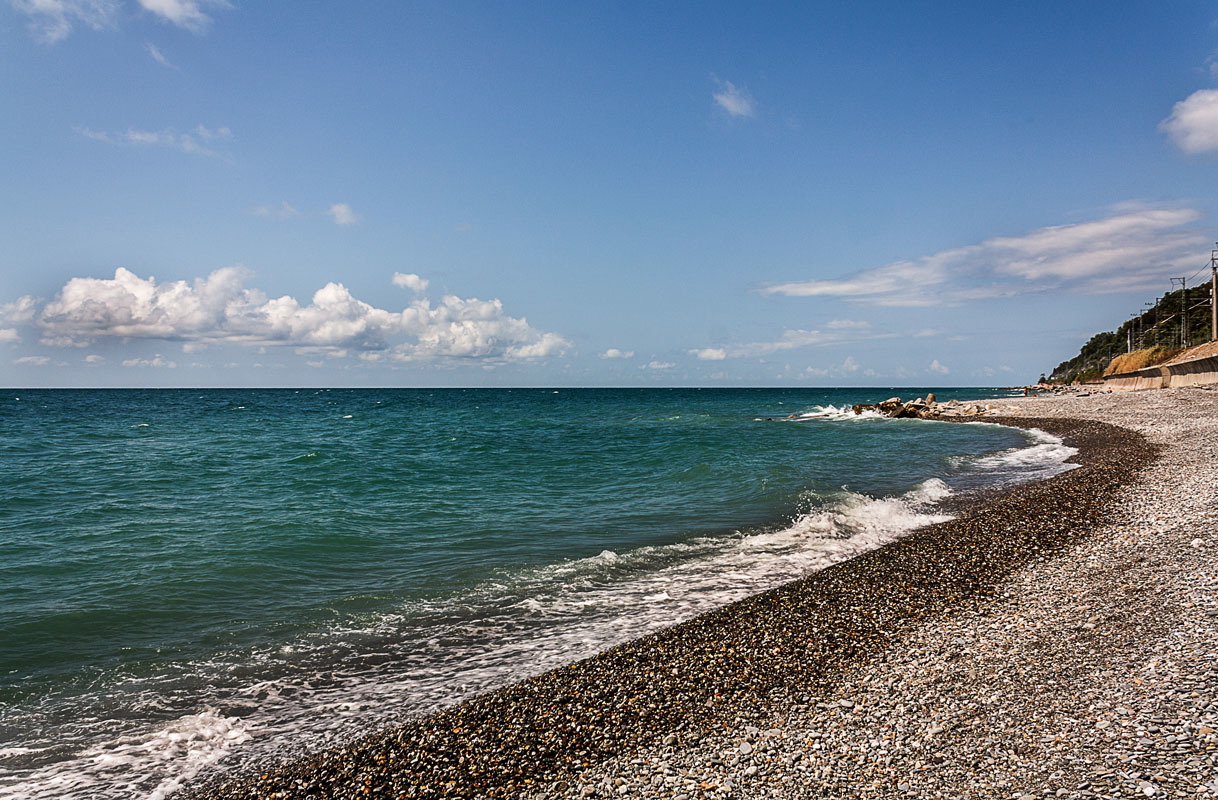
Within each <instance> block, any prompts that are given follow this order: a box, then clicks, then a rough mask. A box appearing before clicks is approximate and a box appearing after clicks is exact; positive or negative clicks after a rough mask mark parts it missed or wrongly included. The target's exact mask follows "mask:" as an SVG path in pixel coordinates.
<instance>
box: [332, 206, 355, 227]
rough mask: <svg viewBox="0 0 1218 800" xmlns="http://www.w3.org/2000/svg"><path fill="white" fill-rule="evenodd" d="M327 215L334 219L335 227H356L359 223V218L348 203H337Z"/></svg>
mask: <svg viewBox="0 0 1218 800" xmlns="http://www.w3.org/2000/svg"><path fill="white" fill-rule="evenodd" d="M326 213H327V214H329V215H330V216H331V217H333V218H334V224H335V225H354V224H355V223H356V222H358V221H359V217H358V216H356V214H355V212H354V211H352V210H351V206H349V205H347V204H346V203H335V204H334V205H332V206H330V210H329V211H327V212H326Z"/></svg>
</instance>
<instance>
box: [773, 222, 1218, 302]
mask: <svg viewBox="0 0 1218 800" xmlns="http://www.w3.org/2000/svg"><path fill="white" fill-rule="evenodd" d="M1200 216H1201V214H1200V213H1199V212H1197V211H1195V210H1193V209H1188V208H1177V209H1137V210H1133V211H1124V212H1120V213H1117V214H1114V215H1112V216H1109V217H1106V218H1104V219H1099V220H1093V221H1090V222H1081V223H1076V224H1072V225H1056V226H1052V227H1047V228H1039V229H1036V230H1033V231H1029V232H1027V233H1025V234H1023V235H1022V236H1010V237H1005V236H1000V237H995V238H992V239H987V240H985V241H984V242H982V243H981V244H976V245H970V246H968V247H960V248H955V249H951V250H944V251H941V252H939V253H935V254H933V255H929V256H923V257H921V258H917V259H913V260H910V261H896V262H893V263H891V264H885V265H883V266H880V267H873V268H871V269H866V270H862V271H860V272H856V273H855V274H854V275H851V276H848V277H845V278H841V279H837V280H807V281H792V282H788V283H779V284H773V285H770V286H766V287H763V288H762V289H761V290H760V292H761V294H763V295H776V294H778V295H785V296H787V297H840V298H843V299H846V300H851V301H855V302H861V303H871V304H875V305H883V306H937V305H958V304H960V303H963V302H967V301H969V300H978V299H984V298H994V297H1010V296H1014V295H1019V294H1028V293H1034V292H1043V291H1048V290H1068V291H1073V292H1076V293H1081V294H1102V293H1108V292H1122V291H1134V290H1138V289H1144V288H1147V287H1151V286H1155V285H1158V284H1159V283H1161V282H1163V281H1164V280H1165V276H1167V275H1175V274H1177V273H1178V271H1179V269H1181V268H1182V267H1189V266H1192V267H1195V266H1196V263H1195V262H1197V261H1199V258H1200V256H1201V254H1202V253H1203V252H1208V247H1207V245H1206V243H1207V242H1208V241H1209V240H1208V239H1207V238H1206V237H1205V236H1204V235H1202V234H1201V233H1200V232H1198V231H1195V230H1191V229H1188V228H1186V227H1183V226H1186V225H1188V224H1189V223H1192V222H1195V221H1196V220H1197V219H1199V218H1200Z"/></svg>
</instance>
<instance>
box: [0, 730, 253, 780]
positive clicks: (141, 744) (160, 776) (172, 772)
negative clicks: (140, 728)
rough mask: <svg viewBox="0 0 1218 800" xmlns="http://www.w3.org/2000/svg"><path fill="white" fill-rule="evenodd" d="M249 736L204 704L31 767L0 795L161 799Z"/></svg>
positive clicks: (245, 731)
mask: <svg viewBox="0 0 1218 800" xmlns="http://www.w3.org/2000/svg"><path fill="white" fill-rule="evenodd" d="M249 739H250V734H249V732H248V730H247V727H246V723H245V722H243V721H242V720H240V719H238V718H236V717H231V716H225V715H223V714H221V713H220V712H219V711H217V710H216V709H214V708H210V707H204V708H203V709H202V710H201V711H199V712H198V713H194V714H187V715H184V716H182V717H180V718H178V719H176V720H173V721H171V722H169V723H166V724H163V725H161V726H160V727H157V728H154V729H153V730H151V731H150V732H147V733H144V734H126V735H120V736H118V737H117V738H116V739H115V740H113V741H111V742H108V743H106V744H104V745H95V746H93V747H87V748H85V749H83V750H81V751H80V752H79V753H78V754H77V755H76V757H75V758H74V759H72V760H70V761H67V762H60V763H56V764H53V765H51V766H49V767H46V768H44V769H41V770H35V771H33V772H31V773H30V774H27V775H25V776H24V777H23V779H22V780H20V781H19V782H12V783H9V782H7V781H6V782H4V783H0V797H4V798H7V799H8V800H42V798H47V797H56V798H100V797H130V798H145V800H165V798H167V797H169V796H170V795H171V794H173V793H174V792H176V791H177V790H178V789H180V788H182V786H183V785H184V784H185V783H186V782H187V781H189V780H190V779H191V778H193V777H194V776H195V775H197V774H198V773H199V771H200V770H202V769H204V768H205V767H207V766H209V765H211V764H214V763H216V762H217V761H219V760H220V759H222V758H223V757H224V756H225V755H226V754H228V753H229V752H230V751H231V750H232V749H233V748H234V747H237V746H239V745H241V744H242V743H244V742H246V741H248V740H249ZM22 749H24V750H26V751H27V752H32V751H29V749H28V748H22Z"/></svg>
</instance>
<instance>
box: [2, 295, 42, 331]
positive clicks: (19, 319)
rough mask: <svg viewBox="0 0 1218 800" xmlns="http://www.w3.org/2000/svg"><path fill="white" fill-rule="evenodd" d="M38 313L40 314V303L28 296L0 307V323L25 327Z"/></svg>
mask: <svg viewBox="0 0 1218 800" xmlns="http://www.w3.org/2000/svg"><path fill="white" fill-rule="evenodd" d="M36 313H38V301H37V300H35V299H34V298H33V297H31V296H30V295H28V294H27V295H24V296H22V297H18V298H17V299H16V300H14V301H13V302H11V303H5V304H4V305H2V306H0V323H3V324H6V325H23V324H25V323H27V322H29V321H31V320H32V319H34V315H35V314H36Z"/></svg>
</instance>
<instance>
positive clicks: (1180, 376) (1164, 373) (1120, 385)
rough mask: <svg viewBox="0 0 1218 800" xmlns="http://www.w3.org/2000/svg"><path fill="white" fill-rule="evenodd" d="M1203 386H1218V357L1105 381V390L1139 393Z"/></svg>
mask: <svg viewBox="0 0 1218 800" xmlns="http://www.w3.org/2000/svg"><path fill="white" fill-rule="evenodd" d="M1203 383H1218V356H1206V357H1204V358H1193V359H1189V360H1188V361H1181V362H1179V363H1178V364H1162V365H1159V366H1157V367H1146V368H1145V369H1137V370H1134V371H1133V372H1118V373H1116V374H1113V375H1106V376H1105V377H1104V386H1105V388H1108V389H1114V390H1116V391H1125V392H1129V391H1137V390H1139V389H1174V388H1177V387H1180V386H1197V385H1199V384H1203Z"/></svg>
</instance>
